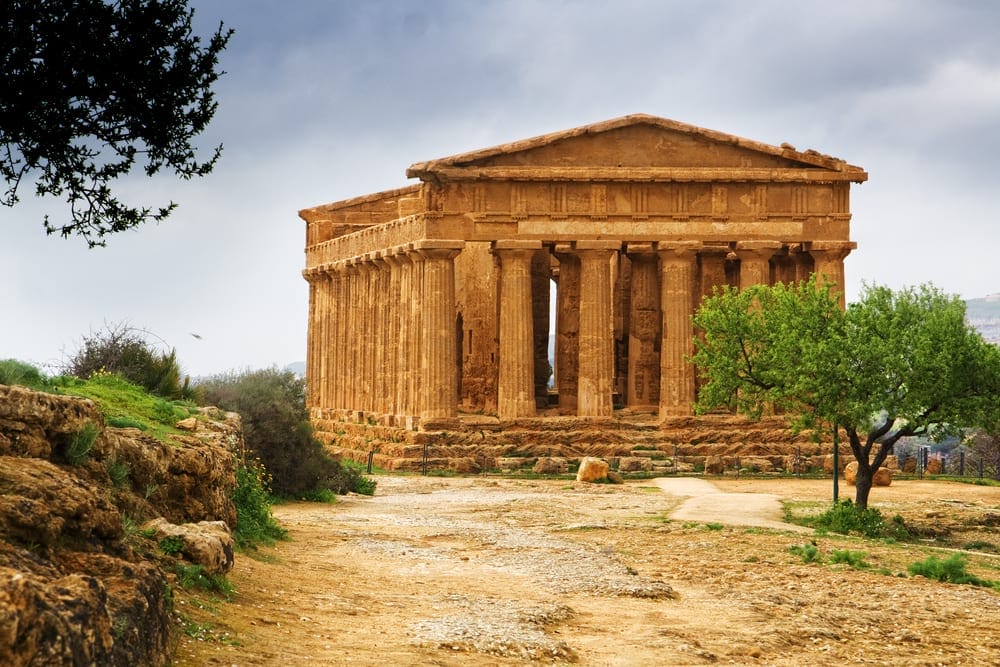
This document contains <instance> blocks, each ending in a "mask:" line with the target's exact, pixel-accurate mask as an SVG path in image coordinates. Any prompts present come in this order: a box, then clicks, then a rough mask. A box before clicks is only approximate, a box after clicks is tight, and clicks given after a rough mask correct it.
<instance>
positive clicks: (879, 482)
mask: <svg viewBox="0 0 1000 667" xmlns="http://www.w3.org/2000/svg"><path fill="white" fill-rule="evenodd" d="M857 479H858V462H857V461H851V462H850V463H848V464H847V465H846V466H844V481H845V482H847V483H848V484H850V485H851V486H854V485H855V484H856V483H857ZM891 484H892V470H891V469H889V468H886V467H885V466H882V467H880V468H879V469H878V470H876V471H875V475H874V476H873V477H872V486H889V485H891Z"/></svg>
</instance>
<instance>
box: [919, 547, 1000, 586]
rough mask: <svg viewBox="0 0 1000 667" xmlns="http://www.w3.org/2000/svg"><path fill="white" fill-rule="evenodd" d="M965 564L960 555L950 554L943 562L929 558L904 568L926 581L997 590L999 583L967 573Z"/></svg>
mask: <svg viewBox="0 0 1000 667" xmlns="http://www.w3.org/2000/svg"><path fill="white" fill-rule="evenodd" d="M965 564H966V562H965V556H963V555H962V554H952V556H950V557H949V558H947V559H945V560H940V559H938V558H935V557H934V556H930V557H929V558H927V559H926V560H922V561H917V562H916V563H911V564H910V566H909V567H907V568H906V571H907V572H909V573H910V574H911V575H914V576H917V575H919V576H921V577H927V578H928V579H934V580H936V581H943V582H947V583H952V584H971V585H972V586H983V587H986V588H990V587H992V588H998V584H1000V582H996V581H991V580H989V579H983V578H982V577H977V576H976V575H974V574H972V573H970V572H967V571H966V569H965Z"/></svg>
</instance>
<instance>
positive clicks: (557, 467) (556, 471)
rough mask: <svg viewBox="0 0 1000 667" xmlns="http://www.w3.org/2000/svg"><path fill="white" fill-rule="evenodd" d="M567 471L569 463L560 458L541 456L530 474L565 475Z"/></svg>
mask: <svg viewBox="0 0 1000 667" xmlns="http://www.w3.org/2000/svg"><path fill="white" fill-rule="evenodd" d="M568 471H569V461H567V460H566V459H565V458H563V457H561V456H541V457H539V458H538V461H536V462H535V466H534V467H533V468H532V469H531V472H533V473H535V474H536V475H565V474H566V473H567V472H568Z"/></svg>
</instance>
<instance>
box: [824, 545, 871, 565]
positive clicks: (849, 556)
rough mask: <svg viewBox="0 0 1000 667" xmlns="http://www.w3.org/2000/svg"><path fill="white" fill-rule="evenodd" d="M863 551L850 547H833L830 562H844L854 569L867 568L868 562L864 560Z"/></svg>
mask: <svg viewBox="0 0 1000 667" xmlns="http://www.w3.org/2000/svg"><path fill="white" fill-rule="evenodd" d="M865 555H866V554H865V552H864V551H851V550H850V549H834V550H833V553H831V554H830V562H831V563H834V564H836V563H844V564H845V565H848V566H850V567H852V568H854V569H855V570H864V569H867V568H868V567H869V566H868V563H866V562H865Z"/></svg>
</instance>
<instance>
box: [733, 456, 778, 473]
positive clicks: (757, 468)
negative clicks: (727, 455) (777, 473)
mask: <svg viewBox="0 0 1000 667" xmlns="http://www.w3.org/2000/svg"><path fill="white" fill-rule="evenodd" d="M740 467H742V468H743V469H745V470H750V471H752V472H771V471H773V470H774V465H773V464H772V463H771V460H770V459H767V458H764V457H763V456H743V457H740Z"/></svg>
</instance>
